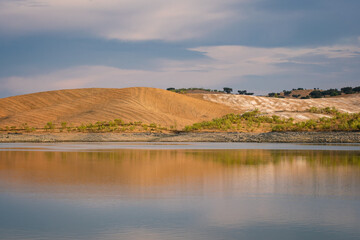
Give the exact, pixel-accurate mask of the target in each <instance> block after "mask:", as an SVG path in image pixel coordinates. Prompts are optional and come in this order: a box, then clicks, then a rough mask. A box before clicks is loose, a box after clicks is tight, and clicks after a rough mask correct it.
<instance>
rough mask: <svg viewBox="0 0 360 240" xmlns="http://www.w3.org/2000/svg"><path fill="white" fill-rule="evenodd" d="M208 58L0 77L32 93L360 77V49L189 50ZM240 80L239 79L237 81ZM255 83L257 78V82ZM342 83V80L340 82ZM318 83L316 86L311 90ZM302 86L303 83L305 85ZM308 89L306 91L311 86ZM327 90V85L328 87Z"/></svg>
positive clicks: (7, 86)
mask: <svg viewBox="0 0 360 240" xmlns="http://www.w3.org/2000/svg"><path fill="white" fill-rule="evenodd" d="M189 50H191V51H195V52H200V53H202V54H204V55H205V56H207V58H201V59H189V60H170V59H163V60H161V61H159V66H158V68H157V69H153V70H139V69H121V68H116V67H109V66H77V67H70V68H67V69H63V70H60V71H54V72H51V73H48V74H41V75H34V76H30V77H19V76H12V77H6V78H2V79H0V83H2V86H3V90H6V91H10V92H13V93H29V92H37V91H45V90H54V89H64V88H83V87H119V88H121V87H133V86H147V87H158V88H167V87H205V88H218V89H219V88H222V87H224V86H226V85H230V84H231V86H232V87H237V88H243V86H246V84H245V85H244V83H246V82H247V81H248V80H249V76H257V79H258V80H257V81H259V79H260V80H261V81H262V82H257V84H258V87H257V88H255V90H258V91H266V90H268V91H270V90H273V89H274V88H281V89H283V87H284V86H286V85H287V84H288V85H292V86H291V87H295V86H294V84H295V83H294V81H288V80H286V79H282V80H281V81H282V83H280V84H279V85H278V86H274V84H273V83H271V81H269V79H271V78H272V77H273V76H281V75H282V76H288V77H289V79H296V78H303V79H304V80H302V82H301V83H302V84H305V85H308V86H310V85H311V87H322V86H321V84H322V83H329V79H334V80H335V82H333V83H332V84H333V85H334V84H335V85H336V84H337V85H336V86H333V87H343V86H344V84H345V83H347V82H349V83H353V84H356V81H357V79H352V77H353V76H354V75H358V74H359V69H358V63H359V62H360V54H359V53H360V46H358V45H338V46H327V47H318V48H256V47H245V46H213V47H209V46H208V47H198V48H193V49H189ZM234 79H236V80H234ZM253 79H254V78H253ZM339 79H341V81H339ZM314 84H317V86H313V85H314ZM303 86H304V85H303ZM308 86H305V87H308ZM325 87H329V86H325Z"/></svg>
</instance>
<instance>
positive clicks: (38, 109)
mask: <svg viewBox="0 0 360 240" xmlns="http://www.w3.org/2000/svg"><path fill="white" fill-rule="evenodd" d="M231 112H236V110H234V109H231V108H230V107H228V106H225V105H223V104H218V103H211V102H208V101H205V100H202V99H194V98H191V97H189V96H185V95H182V94H177V93H173V92H170V91H166V90H162V89H155V88H144V87H136V88H135V87H134V88H123V89H106V88H90V89H71V90H58V91H48V92H40V93H33V94H26V95H20V96H14V97H8V98H3V99H0V127H5V126H20V125H21V124H23V123H27V124H28V125H29V126H33V127H44V125H45V124H46V123H47V122H49V121H52V122H54V123H57V124H59V123H61V122H67V123H69V124H74V125H80V124H82V123H95V122H97V121H110V120H114V119H116V118H118V119H122V120H124V121H126V122H134V121H142V122H143V123H157V124H161V125H162V126H171V125H176V126H177V127H178V128H182V127H183V126H185V125H188V124H192V123H194V122H199V121H204V120H211V119H213V118H216V117H220V116H223V115H225V114H228V113H231Z"/></svg>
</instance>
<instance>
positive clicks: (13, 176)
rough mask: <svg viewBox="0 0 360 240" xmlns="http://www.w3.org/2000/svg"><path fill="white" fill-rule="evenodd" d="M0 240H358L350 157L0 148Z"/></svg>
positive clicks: (282, 147)
mask: <svg viewBox="0 0 360 240" xmlns="http://www.w3.org/2000/svg"><path fill="white" fill-rule="evenodd" d="M0 213H1V214H0V239H105V240H107V239H160V240H161V239H195V240H197V239H210V240H211V239H359V238H360V228H359V226H360V225H359V222H360V148H359V145H357V144H352V145H350V144H346V145H342V144H340V145H304V144H301V145H296V144H235V143H230V144H212V143H206V144H205V143H202V144H200V143H196V144H193V143H179V144H168V143H165V144H136V143H127V144H119V143H107V144H95V143H92V144H71V143H67V144H1V145H0Z"/></svg>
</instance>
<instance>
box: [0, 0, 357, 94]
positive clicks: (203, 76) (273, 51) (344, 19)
mask: <svg viewBox="0 0 360 240" xmlns="http://www.w3.org/2000/svg"><path fill="white" fill-rule="evenodd" d="M359 10H360V1H359V0H342V1H339V0H181V1H178V0H176V1H175V0H0V86H1V87H0V97H1V98H2V97H8V96H13V95H19V94H26V93H32V92H39V91H49V90H58V89H69V88H89V87H106V88H108V87H109V88H123V87H138V86H144V87H156V88H164V89H166V88H168V87H175V88H188V87H202V88H211V89H219V90H220V89H222V88H223V87H231V88H233V89H234V91H236V90H244V89H246V90H248V91H249V92H255V93H256V94H266V93H268V92H274V91H276V92H279V91H282V90H285V89H286V90H290V89H292V88H299V87H302V88H322V89H328V88H341V87H345V86H353V87H354V86H359V85H360V27H359V23H360V14H359Z"/></svg>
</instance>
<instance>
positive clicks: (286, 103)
mask: <svg viewBox="0 0 360 240" xmlns="http://www.w3.org/2000/svg"><path fill="white" fill-rule="evenodd" d="M188 96H191V97H194V98H197V99H204V100H207V101H209V102H214V103H220V104H223V105H226V106H229V107H231V108H232V109H234V110H236V111H240V112H245V111H251V110H255V109H258V110H259V111H260V112H262V113H266V114H267V115H278V116H280V117H284V118H289V117H291V118H293V119H295V120H297V121H303V120H308V119H312V118H319V117H324V116H326V115H324V114H318V113H311V112H309V111H308V110H309V109H310V108H311V107H316V108H325V107H335V108H336V109H338V110H339V111H340V112H347V113H358V112H360V94H351V95H346V96H344V97H340V96H339V97H334V98H313V99H285V98H271V97H260V96H245V95H234V94H189V95H188Z"/></svg>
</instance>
